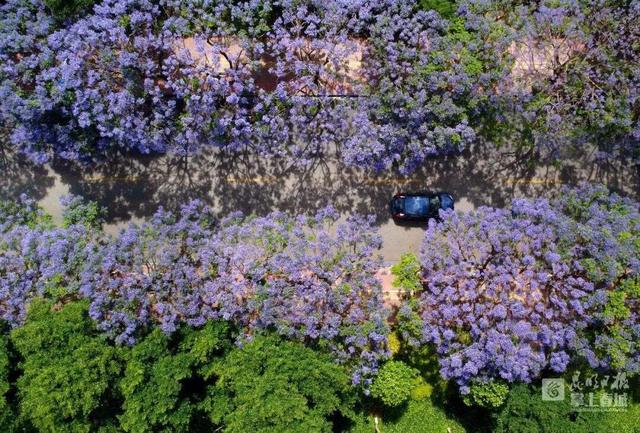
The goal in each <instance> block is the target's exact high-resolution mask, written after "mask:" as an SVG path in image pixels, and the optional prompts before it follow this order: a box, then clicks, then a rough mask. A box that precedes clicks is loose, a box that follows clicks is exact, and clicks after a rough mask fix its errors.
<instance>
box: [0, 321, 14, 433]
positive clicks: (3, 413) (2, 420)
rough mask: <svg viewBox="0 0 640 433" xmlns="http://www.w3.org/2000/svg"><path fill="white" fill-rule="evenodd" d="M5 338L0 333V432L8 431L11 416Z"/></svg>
mask: <svg viewBox="0 0 640 433" xmlns="http://www.w3.org/2000/svg"><path fill="white" fill-rule="evenodd" d="M7 340H8V339H7V336H6V335H5V334H2V333H0V431H9V428H10V425H11V422H12V418H13V416H12V415H13V414H12V411H11V408H10V406H9V402H8V401H7V393H8V392H9V388H10V385H9V366H10V364H9V347H8V345H9V344H8V343H9V342H8V341H7Z"/></svg>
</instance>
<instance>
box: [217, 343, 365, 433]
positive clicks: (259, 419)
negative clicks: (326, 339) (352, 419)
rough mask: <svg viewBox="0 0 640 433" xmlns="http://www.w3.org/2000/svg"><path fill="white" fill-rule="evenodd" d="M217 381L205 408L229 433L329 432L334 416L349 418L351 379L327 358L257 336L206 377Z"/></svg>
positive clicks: (300, 346) (220, 363)
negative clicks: (339, 415)
mask: <svg viewBox="0 0 640 433" xmlns="http://www.w3.org/2000/svg"><path fill="white" fill-rule="evenodd" d="M207 375H208V376H210V377H213V376H215V377H217V378H218V381H217V383H216V387H215V389H213V390H211V391H212V392H211V394H210V396H209V401H208V404H207V406H208V410H209V413H210V416H211V417H212V419H213V420H214V421H215V422H217V423H220V424H224V426H225V432H227V433H245V432H255V433H267V432H268V433H278V432H282V433H285V432H286V433H288V432H327V433H328V432H331V431H332V422H331V419H330V418H331V417H332V416H333V415H337V414H342V415H347V416H350V415H351V411H350V407H351V404H352V401H353V400H352V398H353V395H352V392H353V391H352V387H351V385H350V380H349V376H348V374H347V373H346V371H345V370H344V369H343V368H342V367H341V366H339V365H337V364H335V362H334V360H333V358H332V357H331V356H329V355H327V354H324V353H320V352H317V351H315V350H313V349H310V348H307V347H305V346H303V345H302V344H300V343H296V342H288V341H282V340H280V339H278V338H275V337H265V336H258V337H255V338H254V339H253V341H251V342H250V343H248V344H247V345H245V346H244V347H243V348H237V349H235V350H233V351H232V352H231V353H230V354H229V355H228V356H227V357H226V358H224V359H223V360H221V361H219V362H217V363H215V365H212V366H211V369H210V370H209V371H208V373H207Z"/></svg>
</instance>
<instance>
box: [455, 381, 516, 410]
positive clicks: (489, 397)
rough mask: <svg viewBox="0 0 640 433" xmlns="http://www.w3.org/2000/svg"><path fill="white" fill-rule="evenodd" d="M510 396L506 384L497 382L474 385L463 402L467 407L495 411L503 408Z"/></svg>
mask: <svg viewBox="0 0 640 433" xmlns="http://www.w3.org/2000/svg"><path fill="white" fill-rule="evenodd" d="M508 395H509V387H508V386H507V385H506V384H504V383H501V382H497V381H490V382H487V383H473V384H471V386H470V389H469V394H467V395H465V396H464V398H463V401H464V403H465V404H466V405H467V406H480V407H484V408H489V409H494V408H498V407H500V406H502V404H503V403H504V401H505V399H506V398H507V396H508Z"/></svg>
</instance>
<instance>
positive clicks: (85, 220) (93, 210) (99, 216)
mask: <svg viewBox="0 0 640 433" xmlns="http://www.w3.org/2000/svg"><path fill="white" fill-rule="evenodd" d="M62 217H63V226H64V227H69V226H71V225H74V224H84V225H85V226H87V227H88V228H92V227H93V228H97V229H99V228H101V227H102V224H103V222H104V210H103V209H102V208H101V207H100V206H99V205H98V203H96V202H93V201H90V202H87V203H85V202H84V201H82V200H81V199H78V198H72V199H71V200H70V201H69V202H68V205H67V206H66V207H65V209H64V213H63V215H62Z"/></svg>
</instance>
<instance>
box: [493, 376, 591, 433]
mask: <svg viewBox="0 0 640 433" xmlns="http://www.w3.org/2000/svg"><path fill="white" fill-rule="evenodd" d="M599 418H601V414H596V413H588V412H577V411H576V410H575V408H574V407H572V406H571V404H570V401H569V399H568V398H565V399H564V400H563V401H543V400H542V393H541V391H540V388H539V387H535V386H532V385H524V384H518V385H515V386H514V387H513V388H512V389H511V391H510V392H509V396H508V397H507V400H506V402H505V404H504V406H503V408H502V410H501V411H500V413H499V414H498V417H497V425H496V430H495V432H496V433H507V432H508V433H557V432H572V433H583V432H584V433H588V432H589V433H591V432H593V426H594V423H595V421H597V420H599Z"/></svg>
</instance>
